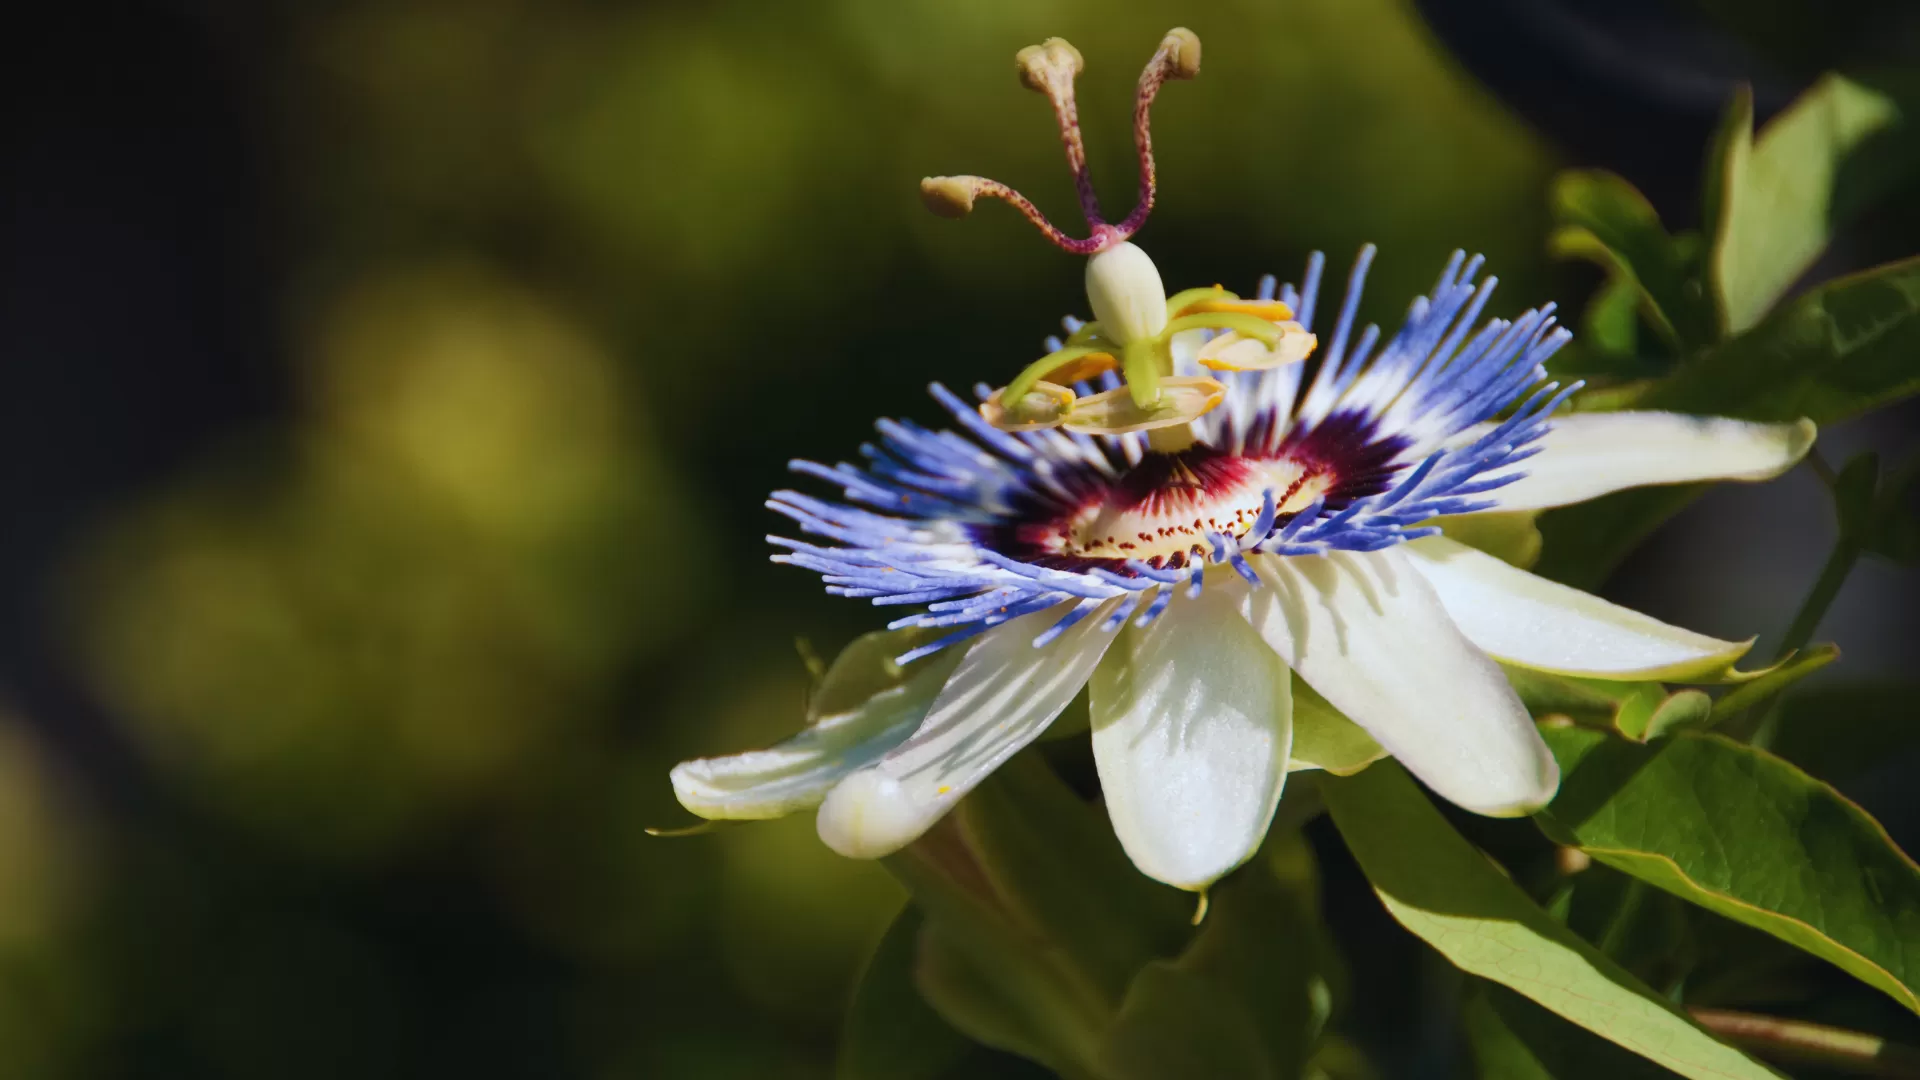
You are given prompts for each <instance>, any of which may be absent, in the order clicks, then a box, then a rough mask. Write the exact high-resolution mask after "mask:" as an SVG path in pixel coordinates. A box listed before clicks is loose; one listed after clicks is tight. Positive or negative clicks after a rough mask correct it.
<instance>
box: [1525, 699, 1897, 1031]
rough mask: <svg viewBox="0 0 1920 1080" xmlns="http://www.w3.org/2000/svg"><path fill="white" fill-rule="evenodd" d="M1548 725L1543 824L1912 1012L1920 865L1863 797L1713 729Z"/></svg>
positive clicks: (1558, 836)
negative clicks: (1557, 771) (1551, 784)
mask: <svg viewBox="0 0 1920 1080" xmlns="http://www.w3.org/2000/svg"><path fill="white" fill-rule="evenodd" d="M1545 734H1546V736H1547V741H1548V745H1549V746H1551V747H1552V748H1553V750H1554V755H1555V757H1556V758H1558V759H1559V761H1560V768H1561V773H1562V781H1561V787H1560V794H1559V795H1558V796H1557V797H1556V798H1555V799H1554V801H1553V804H1552V806H1551V807H1549V808H1548V810H1547V811H1546V812H1544V813H1543V814H1542V815H1540V817H1539V821H1540V823H1541V826H1542V828H1544V829H1545V830H1546V831H1547V833H1548V835H1550V836H1552V837H1553V838H1554V839H1555V840H1558V841H1559V842H1561V843H1565V844H1570V845H1574V846H1578V847H1579V848H1580V849H1581V850H1582V851H1585V852H1586V853H1587V854H1589V855H1590V856H1592V857H1593V858H1594V859H1596V860H1598V861H1600V862H1604V863H1606V864H1607V865H1609V866H1612V867H1614V868H1616V869H1618V870H1621V871H1624V872H1626V873H1629V874H1632V875H1634V876H1635V877H1638V878H1640V879H1642V880H1644V881H1647V882H1649V883H1651V884H1654V885H1657V886H1659V887H1660V888H1662V889H1666V890H1667V891H1669V892H1672V893H1674V894H1675V895H1677V896H1680V897H1682V898H1684V899H1687V900H1689V901H1691V902H1693V903H1696V904H1699V905H1700V906H1702V907H1705V908H1707V909H1709V910H1711V911H1714V912H1717V913H1719V914H1721V915H1725V916H1726V917H1728V918H1731V919H1734V920H1736V921H1738V922H1742V923H1745V924H1747V925H1749V926H1752V927H1755V928H1757V929H1760V930H1764V931H1766V932H1767V933H1770V934H1773V935H1774V936H1776V937H1779V938H1781V939H1782V940H1785V941H1787V942H1789V943H1791V944H1793V945H1795V946H1797V947H1799V948H1801V949H1805V950H1806V951H1808V952H1810V953H1813V954H1814V955H1816V956H1819V957H1821V958H1823V959H1826V960H1828V961H1831V962H1832V963H1834V964H1836V965H1838V966H1839V967H1841V968H1843V969H1845V970H1846V971H1848V972H1850V973H1851V974H1853V975H1854V976H1856V977H1858V978H1860V979H1861V980H1863V981H1865V982H1867V983H1870V984H1871V985H1873V986H1875V987H1878V988H1879V989H1881V990H1883V991H1885V992H1886V993H1887V994H1889V995H1891V996H1892V997H1893V998H1894V999H1895V1000H1897V1001H1899V1002H1900V1003H1901V1004H1903V1005H1906V1006H1907V1007H1908V1008H1910V1009H1915V1010H1917V1011H1920V994H1916V987H1920V867H1916V866H1915V865H1914V863H1913V861H1912V860H1911V859H1909V858H1907V856H1906V855H1905V853H1903V852H1901V851H1900V849H1899V848H1897V847H1895V846H1894V845H1893V842H1892V841H1891V840H1889V839H1888V838H1887V835H1886V832H1885V830H1883V829H1882V828H1881V827H1880V826H1879V824H1878V823H1877V822H1875V821H1874V820H1873V819H1872V818H1870V817H1868V816H1867V815H1866V814H1865V813H1864V812H1863V811H1861V810H1860V808H1859V807H1857V806H1854V805H1853V804H1852V803H1850V802H1848V801H1847V800H1846V799H1845V798H1843V797H1842V796H1841V795H1840V794H1839V793H1837V792H1835V791H1834V790H1833V789H1832V788H1830V787H1828V786H1827V785H1825V784H1822V783H1820V782H1819V781H1817V780H1815V779H1813V778H1812V777H1809V776H1807V775H1806V774H1805V773H1803V772H1801V771H1800V770H1799V769H1796V768H1794V767H1793V766H1792V765H1790V764H1788V763H1787V762H1785V761H1782V760H1780V759H1779V758H1776V757H1774V756H1772V755H1770V754H1768V753H1766V752H1765V751H1762V750H1757V749H1754V748H1753V747H1749V746H1742V745H1740V744H1739V743H1735V742H1733V741H1731V740H1728V739H1724V738H1721V737H1719V736H1717V735H1702V734H1695V733H1691V732H1681V733H1678V734H1676V735H1674V736H1672V737H1671V738H1668V739H1666V740H1663V741H1662V742H1660V743H1658V744H1656V745H1651V746H1647V745H1640V744H1637V743H1633V742H1628V741H1626V740H1623V739H1618V738H1614V737H1612V736H1609V735H1607V734H1606V733H1604V732H1597V731H1591V730H1586V729H1580V728H1562V729H1555V730H1548V731H1547V732H1545Z"/></svg>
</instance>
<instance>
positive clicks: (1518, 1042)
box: [1465, 983, 1674, 1080]
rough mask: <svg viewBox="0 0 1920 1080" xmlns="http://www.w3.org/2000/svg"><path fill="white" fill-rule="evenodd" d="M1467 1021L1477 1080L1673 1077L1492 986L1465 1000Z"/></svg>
mask: <svg viewBox="0 0 1920 1080" xmlns="http://www.w3.org/2000/svg"><path fill="white" fill-rule="evenodd" d="M1465 1020H1466V1027H1467V1045H1468V1046H1469V1047H1470V1048H1471V1049H1472V1051H1473V1061H1474V1064H1475V1065H1476V1066H1478V1067H1479V1070H1480V1073H1479V1075H1480V1080H1658V1078H1660V1077H1671V1076H1673V1075H1674V1073H1673V1072H1672V1070H1670V1069H1663V1068H1661V1067H1660V1066H1658V1065H1655V1064H1654V1063H1653V1062H1651V1061H1648V1060H1647V1059H1646V1058H1643V1057H1640V1056H1639V1055H1637V1054H1632V1053H1628V1052H1627V1051H1626V1050H1623V1049H1621V1048H1620V1047H1619V1046H1617V1045H1615V1044H1614V1043H1611V1042H1608V1041H1607V1040H1605V1039H1599V1038H1595V1037H1594V1036H1593V1035H1590V1034H1588V1033H1587V1032H1586V1031H1583V1030H1582V1029H1580V1028H1578V1027H1576V1026H1574V1025H1572V1024H1569V1023H1567V1022H1566V1021H1564V1020H1562V1019H1560V1018H1559V1017H1557V1016H1555V1015H1553V1014H1552V1013H1550V1012H1548V1011H1547V1010H1545V1009H1543V1008H1541V1007H1540V1006H1538V1005H1535V1004H1534V1003H1533V1002H1531V1001H1528V1000H1527V999H1526V998H1524V997H1522V996H1520V995H1519V994H1516V993H1514V992H1513V991H1511V990H1508V989H1507V988H1506V987H1504V986H1500V985H1498V984H1496V983H1483V984H1481V985H1480V986H1479V987H1477V988H1476V991H1475V993H1474V994H1473V996H1472V997H1470V998H1468V999H1467V1005H1466V1009H1465Z"/></svg>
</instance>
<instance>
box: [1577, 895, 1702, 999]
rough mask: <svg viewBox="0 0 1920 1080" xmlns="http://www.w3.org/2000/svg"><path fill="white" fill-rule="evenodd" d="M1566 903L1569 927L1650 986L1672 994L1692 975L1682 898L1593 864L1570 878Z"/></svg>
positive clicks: (1669, 994)
mask: <svg viewBox="0 0 1920 1080" xmlns="http://www.w3.org/2000/svg"><path fill="white" fill-rule="evenodd" d="M1563 904H1564V907H1565V910H1566V916H1565V919H1564V920H1563V921H1564V922H1565V923H1566V924H1567V928H1568V929H1569V930H1572V931H1573V932H1574V933H1576V934H1579V935H1580V936H1581V937H1583V938H1585V939H1586V940H1587V941H1589V942H1591V943H1592V944H1593V947H1594V948H1596V949H1599V950H1600V951H1601V952H1603V953H1605V954H1606V955H1607V957H1608V958H1609V959H1611V960H1613V961H1614V962H1616V963H1618V964H1619V965H1620V966H1621V967H1623V968H1626V969H1627V970H1628V971H1631V972H1633V974H1634V975H1635V976H1637V977H1639V978H1640V979H1641V980H1643V981H1644V982H1646V983H1647V984H1648V985H1649V986H1652V987H1654V988H1655V989H1657V990H1661V991H1663V992H1666V994H1667V996H1669V997H1671V996H1672V993H1671V991H1672V989H1673V987H1675V986H1676V985H1679V983H1680V982H1681V980H1682V979H1684V978H1686V976H1687V975H1688V973H1689V969H1690V967H1691V964H1692V960H1693V957H1692V956H1691V955H1689V953H1690V952H1691V950H1690V949H1689V947H1688V945H1689V942H1688V939H1689V937H1690V936H1691V935H1690V934H1689V931H1688V925H1687V912H1688V908H1687V906H1686V904H1685V903H1683V902H1682V901H1680V900H1679V899H1678V898H1676V897H1674V896H1671V895H1669V894H1667V893H1664V892H1661V891H1660V890H1659V889H1656V888H1654V887H1653V886H1651V885H1648V884H1647V883H1646V882H1644V881H1641V880H1640V879H1639V878H1636V877H1632V876H1629V875H1627V874H1623V873H1621V872H1620V871H1618V870H1615V869H1613V868H1612V867H1610V866H1608V865H1606V864H1605V863H1593V864H1592V865H1590V866H1588V867H1587V868H1586V869H1584V870H1581V871H1579V872H1578V873H1576V874H1574V875H1573V876H1572V878H1571V879H1570V880H1569V881H1568V882H1567V895H1566V897H1565V899H1564V901H1563Z"/></svg>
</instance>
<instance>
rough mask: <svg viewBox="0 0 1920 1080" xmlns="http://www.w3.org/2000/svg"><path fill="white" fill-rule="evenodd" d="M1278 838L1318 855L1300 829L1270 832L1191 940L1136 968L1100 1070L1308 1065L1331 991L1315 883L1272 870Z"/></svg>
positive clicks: (1152, 1076)
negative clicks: (1175, 954)
mask: <svg viewBox="0 0 1920 1080" xmlns="http://www.w3.org/2000/svg"><path fill="white" fill-rule="evenodd" d="M1281 848H1285V849H1287V850H1288V851H1289V852H1290V853H1292V854H1294V855H1296V856H1298V857H1299V858H1301V859H1308V860H1310V858H1311V856H1310V855H1308V854H1307V853H1306V845H1305V844H1304V842H1303V841H1302V840H1301V838H1300V837H1299V836H1298V835H1297V834H1289V835H1284V836H1279V835H1276V836H1275V837H1273V838H1271V839H1270V840H1269V842H1268V845H1267V849H1266V850H1264V851H1263V852H1262V853H1261V855H1260V856H1258V857H1256V858H1255V859H1254V860H1253V861H1252V862H1250V863H1248V864H1247V865H1246V866H1245V867H1243V868H1241V869H1240V870H1239V871H1236V872H1235V873H1234V874H1232V875H1231V876H1229V877H1228V878H1226V880H1224V881H1222V882H1221V883H1220V884H1219V885H1218V886H1217V887H1215V889H1214V890H1213V893H1212V895H1211V904H1210V907H1209V910H1208V912H1207V916H1206V921H1205V922H1204V923H1202V924H1201V929H1200V933H1199V936H1198V937H1196V938H1195V939H1194V942H1193V944H1192V945H1191V946H1190V947H1189V948H1188V949H1187V951H1186V952H1185V953H1183V954H1182V955H1181V956H1180V958H1179V959H1178V960H1160V961H1155V962H1153V963H1150V964H1148V965H1147V966H1146V967H1145V968H1144V969H1143V970H1142V971H1141V972H1140V974H1139V976H1138V977H1137V978H1135V980H1134V983H1133V986H1132V988H1131V989H1130V990H1129V991H1128V993H1127V1000H1126V1003H1125V1004H1124V1005H1122V1006H1121V1009H1120V1015H1119V1016H1118V1018H1116V1019H1115V1021H1114V1026H1113V1028H1112V1030H1111V1031H1109V1032H1108V1035H1107V1042H1106V1045H1105V1046H1104V1048H1103V1050H1102V1054H1101V1061H1102V1063H1103V1069H1102V1075H1104V1076H1106V1077H1110V1078H1112V1080H1172V1078H1179V1077H1200V1076H1221V1077H1274V1078H1277V1080H1278V1078H1292V1077H1296V1076H1298V1075H1300V1071H1301V1069H1302V1068H1303V1067H1304V1065H1305V1063H1306V1060H1307V1056H1308V1053H1309V1052H1310V1051H1311V1050H1312V1048H1313V1045H1314V1040H1315V1037H1316V1036H1317V1035H1318V1034H1319V1031H1320V1027H1321V1025H1322V1024H1323V1023H1324V1022H1325V1020H1326V1017H1327V1001H1328V995H1327V988H1326V981H1325V979H1324V977H1323V976H1322V974H1321V967H1322V960H1323V956H1322V953H1323V951H1324V950H1323V946H1322V945H1321V938H1320V935H1321V933H1322V931H1321V928H1320V926H1319V924H1318V921H1317V920H1316V918H1315V917H1314V916H1315V913H1314V911H1313V899H1312V890H1313V889H1314V887H1315V886H1314V883H1313V882H1312V881H1311V880H1305V881H1302V880H1297V879H1296V880H1293V881H1283V880H1282V879H1281V877H1280V876H1279V875H1277V874H1276V873H1275V870H1274V863H1275V860H1276V855H1277V854H1278V849H1281ZM1308 874H1309V876H1310V874H1311V871H1310V870H1309V871H1308Z"/></svg>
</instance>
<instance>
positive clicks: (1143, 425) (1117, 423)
mask: <svg viewBox="0 0 1920 1080" xmlns="http://www.w3.org/2000/svg"><path fill="white" fill-rule="evenodd" d="M1158 383H1159V385H1158V389H1159V394H1158V399H1157V400H1156V401H1155V402H1154V403H1152V404H1149V405H1144V406H1143V405H1141V404H1139V403H1138V402H1136V401H1135V400H1134V399H1133V394H1132V387H1131V386H1123V387H1121V388H1120V389H1118V390H1109V391H1107V392H1106V393H1104V394H1095V395H1093V396H1092V397H1084V398H1081V399H1080V400H1078V401H1076V402H1074V404H1073V408H1072V409H1071V410H1069V411H1068V413H1067V415H1066V428H1067V430H1068V431H1077V432H1079V433H1081V434H1084V435H1124V434H1126V433H1127V432H1130V431H1152V430H1154V429H1155V428H1165V427H1173V426H1175V425H1177V424H1186V423H1191V422H1192V421H1194V420H1198V419H1199V418H1200V417H1202V416H1205V415H1206V414H1207V413H1209V412H1212V411H1213V410H1214V408H1215V407H1216V406H1218V405H1219V404H1220V402H1221V401H1223V400H1225V399H1226V396H1227V388H1226V387H1225V386H1223V385H1221V384H1220V382H1219V381H1218V380H1215V379H1210V378H1208V377H1207V376H1205V375H1177V376H1172V377H1170V378H1164V379H1160V380H1159V381H1158Z"/></svg>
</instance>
